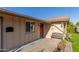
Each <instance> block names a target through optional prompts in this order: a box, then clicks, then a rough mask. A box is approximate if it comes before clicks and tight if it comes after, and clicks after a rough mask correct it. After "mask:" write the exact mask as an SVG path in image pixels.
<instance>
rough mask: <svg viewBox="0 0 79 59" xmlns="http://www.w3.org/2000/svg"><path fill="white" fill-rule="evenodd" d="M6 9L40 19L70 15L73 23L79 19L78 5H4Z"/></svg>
mask: <svg viewBox="0 0 79 59" xmlns="http://www.w3.org/2000/svg"><path fill="white" fill-rule="evenodd" d="M4 9H7V10H11V11H14V12H17V13H20V14H24V15H28V16H32V17H35V18H38V19H46V18H55V17H61V16H68V17H69V18H70V20H71V21H72V22H73V23H76V22H78V21H79V8H78V7H4Z"/></svg>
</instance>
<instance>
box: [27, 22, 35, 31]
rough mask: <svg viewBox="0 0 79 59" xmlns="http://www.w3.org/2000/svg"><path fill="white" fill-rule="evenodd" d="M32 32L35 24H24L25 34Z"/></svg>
mask: <svg viewBox="0 0 79 59" xmlns="http://www.w3.org/2000/svg"><path fill="white" fill-rule="evenodd" d="M34 31H35V23H34V22H26V32H34Z"/></svg>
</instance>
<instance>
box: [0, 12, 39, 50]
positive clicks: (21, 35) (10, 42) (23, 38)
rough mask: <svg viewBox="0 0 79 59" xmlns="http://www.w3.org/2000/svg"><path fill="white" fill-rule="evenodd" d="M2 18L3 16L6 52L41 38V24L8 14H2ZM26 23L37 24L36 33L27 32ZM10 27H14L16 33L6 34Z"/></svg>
mask: <svg viewBox="0 0 79 59" xmlns="http://www.w3.org/2000/svg"><path fill="white" fill-rule="evenodd" d="M0 16H3V40H4V42H3V48H4V49H5V50H9V49H13V48H16V47H19V46H21V45H23V44H26V43H29V42H31V41H34V40H36V39H38V38H40V29H39V25H38V24H39V22H37V21H33V20H28V19H25V18H22V17H17V16H13V15H8V14H1V13H0ZM26 22H35V32H26ZM8 26H11V27H13V28H14V31H13V32H6V27H8ZM0 30H1V28H0ZM0 33H1V32H0ZM0 36H1V34H0ZM0 40H1V38H0ZM0 45H1V44H0Z"/></svg>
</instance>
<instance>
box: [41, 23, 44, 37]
mask: <svg viewBox="0 0 79 59" xmlns="http://www.w3.org/2000/svg"><path fill="white" fill-rule="evenodd" d="M43 33H44V25H43V24H40V38H43Z"/></svg>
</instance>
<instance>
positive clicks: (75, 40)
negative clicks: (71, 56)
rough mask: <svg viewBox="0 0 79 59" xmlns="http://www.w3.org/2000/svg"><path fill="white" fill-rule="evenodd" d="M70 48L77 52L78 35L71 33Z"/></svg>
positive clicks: (78, 46) (78, 44) (78, 48)
mask: <svg viewBox="0 0 79 59" xmlns="http://www.w3.org/2000/svg"><path fill="white" fill-rule="evenodd" d="M71 40H72V48H73V51H74V52H79V33H71Z"/></svg>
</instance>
